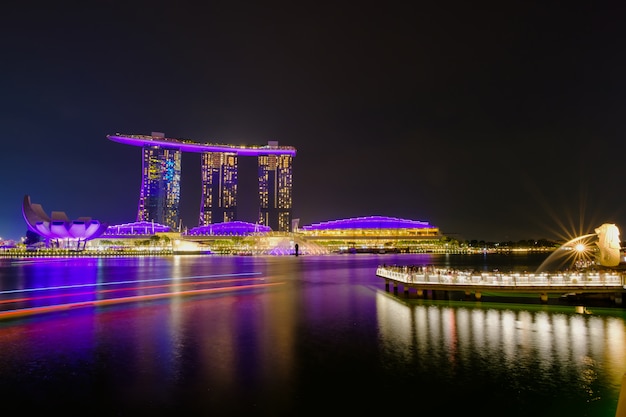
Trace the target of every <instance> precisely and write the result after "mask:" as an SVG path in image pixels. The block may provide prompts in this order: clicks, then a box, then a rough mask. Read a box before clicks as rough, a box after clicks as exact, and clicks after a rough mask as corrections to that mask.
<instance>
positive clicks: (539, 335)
mask: <svg viewBox="0 0 626 417" xmlns="http://www.w3.org/2000/svg"><path fill="white" fill-rule="evenodd" d="M545 257H546V255H508V256H497V255H476V256H470V255H448V256H446V255H390V254H387V255H338V256H320V257H314V256H301V257H269V256H268V257H251V256H243V257H213V256H179V257H169V258H167V257H166V258H119V259H55V260H6V259H5V260H0V291H4V293H2V294H0V300H7V299H12V300H14V302H12V303H7V302H5V303H2V304H0V310H2V311H4V312H2V311H0V317H2V318H0V398H1V399H2V400H4V404H5V405H6V406H9V405H11V406H15V407H17V409H19V410H20V413H26V412H31V411H33V412H35V411H41V410H43V411H45V412H53V411H59V412H63V413H64V415H81V416H83V415H94V414H98V415H111V416H131V415H139V414H141V415H144V414H145V415H148V414H152V415H177V416H178V415H209V414H211V415H218V416H227V415H229V416H236V415H237V416H238V415H259V416H261V415H262V416H266V415H267V416H296V415H297V416H299V415H320V414H324V415H326V414H333V415H335V414H343V413H349V414H350V415H356V414H359V413H365V412H367V413H368V415H371V413H374V414H382V413H385V415H400V414H406V413H411V415H423V416H430V415H435V413H436V415H440V416H456V415H466V414H467V415H469V414H475V413H479V414H480V415H483V416H503V415H506V416H528V415H532V416H533V417H540V416H590V417H613V416H614V415H615V410H616V408H617V400H618V398H619V391H620V387H621V381H622V377H623V375H624V373H625V372H626V310H625V309H624V308H621V307H613V308H592V309H590V310H587V314H580V311H581V310H580V309H579V308H576V306H573V305H570V306H557V305H531V304H512V303H487V302H475V301H448V300H423V299H416V298H408V299H407V298H405V297H403V296H402V294H399V295H394V294H393V293H389V292H387V291H385V288H384V281H383V280H381V279H380V278H377V277H376V276H375V270H376V267H377V266H378V265H380V264H383V263H386V264H399V265H435V266H446V267H451V268H459V269H466V268H472V269H476V270H492V269H499V270H501V271H512V270H515V271H524V270H528V271H532V270H535V269H536V268H537V266H538V265H540V264H541V262H542V261H543V260H545ZM137 280H141V282H140V283H139V284H134V283H128V282H127V281H137ZM92 284H99V285H98V286H93V285H92ZM68 285H75V286H76V287H73V288H67V286H68ZM164 285H165V286H164ZM35 287H37V288H42V287H57V289H55V290H45V291H30V292H29V293H11V292H8V291H11V290H14V289H17V288H21V289H26V288H35ZM96 289H99V291H95V290H96ZM167 291H179V294H178V295H174V296H163V294H164V293H165V292H167ZM122 297H135V298H133V299H132V300H131V299H126V300H120V299H121V298H122ZM129 300H131V301H129ZM122 301H124V302H122ZM59 304H64V305H65V306H66V307H65V308H62V309H57V308H50V306H54V305H59ZM17 308H20V309H25V308H40V309H41V308H49V309H50V310H49V311H47V312H45V313H37V314H24V315H16V316H4V317H3V316H2V314H7V313H6V311H8V310H13V309H17ZM35 311H37V310H35Z"/></svg>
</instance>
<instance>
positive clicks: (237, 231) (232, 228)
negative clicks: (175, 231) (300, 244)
mask: <svg viewBox="0 0 626 417" xmlns="http://www.w3.org/2000/svg"><path fill="white" fill-rule="evenodd" d="M271 231H272V229H271V228H270V227H269V226H265V225H261V224H256V223H248V222H241V221H234V222H224V223H215V224H209V225H207V226H198V227H194V228H193V229H190V230H189V232H187V234H188V235H191V236H229V235H234V236H243V235H250V234H252V233H268V232H271Z"/></svg>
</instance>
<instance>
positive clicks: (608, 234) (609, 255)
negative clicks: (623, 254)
mask: <svg viewBox="0 0 626 417" xmlns="http://www.w3.org/2000/svg"><path fill="white" fill-rule="evenodd" d="M595 232H596V234H597V235H598V243H597V245H598V247H599V248H600V255H599V257H598V260H599V262H600V265H602V266H617V265H619V262H620V240H619V229H618V228H617V226H615V225H614V224H609V223H604V224H603V225H602V226H600V227H598V228H596V230H595Z"/></svg>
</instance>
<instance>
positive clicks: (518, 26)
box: [0, 1, 626, 242]
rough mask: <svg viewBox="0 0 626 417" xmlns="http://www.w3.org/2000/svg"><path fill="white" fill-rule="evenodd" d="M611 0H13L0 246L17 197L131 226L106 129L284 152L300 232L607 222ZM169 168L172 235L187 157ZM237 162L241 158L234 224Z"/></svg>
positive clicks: (618, 179)
mask: <svg viewBox="0 0 626 417" xmlns="http://www.w3.org/2000/svg"><path fill="white" fill-rule="evenodd" d="M624 7H626V6H621V5H613V6H606V5H592V4H588V5H580V4H576V5H573V4H572V5H568V6H567V7H561V6H560V5H556V4H545V3H542V2H515V1H514V2H507V3H505V4H504V3H501V2H484V3H480V4H476V3H466V2H452V3H445V4H444V3H437V4H422V3H419V2H418V3H406V2H397V3H396V2H391V3H385V4H377V5H374V4H363V3H359V4H358V7H353V5H350V4H347V3H345V4H344V3H342V4H324V3H319V4H316V5H315V7H313V6H311V7H306V6H304V5H298V4H294V3H289V2H280V1H279V2H277V3H275V4H273V5H272V7H267V5H262V4H250V5H245V6H244V5H238V4H230V3H224V4H221V3H210V4H204V5H199V6H193V7H184V6H183V5H170V6H168V7H163V6H161V5H157V4H154V3H148V2H143V1H138V2H131V3H127V2H125V3H121V2H120V3H118V2H115V1H114V2H107V3H106V4H102V5H93V4H80V5H61V4H41V5H37V6H32V5H30V6H29V5H27V4H21V3H19V2H18V3H15V4H10V5H8V6H7V7H6V10H4V12H3V16H2V17H1V18H0V19H2V23H3V25H2V26H1V29H0V30H2V34H3V39H5V44H4V48H3V52H4V60H3V61H4V62H5V63H6V64H5V65H4V66H3V67H2V68H1V69H0V74H1V75H2V76H1V77H0V85H1V87H2V91H3V95H2V97H0V108H1V109H2V111H0V115H1V117H2V122H3V124H2V126H3V129H2V131H1V132H0V135H2V144H3V152H2V153H0V166H1V167H2V168H3V173H4V178H3V181H2V186H1V188H0V190H1V191H2V194H1V195H2V200H1V202H0V236H1V237H3V238H5V239H17V238H19V237H20V236H23V235H24V234H25V232H26V225H25V224H24V222H23V219H22V218H21V204H20V202H21V201H22V198H23V196H24V195H26V194H27V195H30V196H32V198H33V200H34V201H38V202H41V203H42V204H45V206H46V207H48V208H49V209H51V210H62V211H66V212H67V214H68V216H70V217H71V218H78V217H81V216H90V217H93V218H98V219H100V220H102V221H106V222H107V223H109V224H122V223H127V222H130V221H133V220H134V219H135V217H136V214H137V193H138V190H139V189H140V186H141V184H140V180H141V172H140V169H141V168H140V166H139V162H138V161H139V160H141V158H142V155H141V149H140V148H139V147H135V148H133V147H128V146H124V145H123V144H119V143H114V142H112V141H109V140H107V139H106V135H108V134H110V133H111V132H134V133H138V134H145V135H149V134H150V132H153V131H156V132H165V133H166V134H167V135H168V136H172V137H178V138H193V139H194V140H197V141H199V142H206V143H223V144H231V145H235V146H239V145H257V146H263V145H265V144H267V143H268V142H269V141H277V142H279V143H281V144H289V145H291V146H293V147H294V148H296V149H297V150H298V157H297V158H294V161H293V181H294V183H295V184H297V186H296V187H295V188H294V190H293V217H294V218H297V219H300V224H301V225H303V224H312V223H317V222H323V221H329V220H334V219H342V218H353V217H359V216H372V215H381V216H391V217H397V218H404V219H411V220H422V221H428V222H430V223H432V224H434V225H437V226H438V227H439V228H440V229H441V231H442V233H443V234H445V235H449V236H451V237H454V238H457V239H459V240H474V239H477V240H486V241H494V242H501V241H518V240H522V239H542V238H546V239H557V238H562V239H564V238H567V237H571V236H574V235H580V234H584V233H585V232H587V233H588V232H592V231H593V229H594V228H595V227H598V226H599V225H601V224H604V223H614V224H616V225H617V226H618V227H620V228H624V227H626V204H624V202H623V197H622V191H621V187H622V182H623V178H624V174H623V172H622V171H623V170H622V168H621V165H622V159H623V155H626V141H624V140H623V137H624V135H625V127H624V125H623V122H622V115H623V113H624V111H625V109H626V103H625V102H624V97H626V79H624V77H623V76H622V74H623V73H624V71H625V70H626V58H625V57H624V56H622V55H623V54H621V53H620V51H621V49H622V47H621V45H622V44H623V42H624V40H626V39H624V38H626V35H625V34H624V33H623V30H622V29H621V28H622V23H621V21H620V19H619V16H621V15H622V12H623V9H624ZM253 159H254V158H253ZM180 162H181V165H182V167H183V170H184V172H185V175H184V176H183V178H181V183H180V193H181V198H184V199H185V201H189V202H190V204H188V205H187V204H185V205H184V207H181V213H180V215H181V219H182V223H183V226H187V227H191V226H195V225H197V224H198V221H199V218H200V206H199V203H198V204H196V203H193V204H192V203H191V202H192V201H200V199H201V198H202V173H201V161H200V154H195V153H183V154H182V155H181V161H180ZM255 162H256V161H252V160H250V158H239V161H238V175H239V180H240V181H239V183H238V195H239V199H238V201H237V204H238V207H239V208H241V212H240V213H239V217H240V219H241V220H243V221H248V222H255V221H256V218H257V216H258V212H257V211H258V210H257V209H258V207H257V203H256V201H253V200H254V199H255V198H256V197H255V196H256V192H255V190H256V188H257V185H258V184H257V178H256V171H257V168H258V167H257V166H256V163H255ZM244 196H252V197H244Z"/></svg>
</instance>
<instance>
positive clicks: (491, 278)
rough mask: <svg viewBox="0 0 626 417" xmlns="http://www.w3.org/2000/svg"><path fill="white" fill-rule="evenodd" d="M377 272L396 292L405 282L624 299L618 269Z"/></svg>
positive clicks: (625, 284) (625, 283) (477, 292)
mask: <svg viewBox="0 0 626 417" xmlns="http://www.w3.org/2000/svg"><path fill="white" fill-rule="evenodd" d="M376 275H377V276H378V277H380V278H383V279H384V280H385V288H386V289H387V290H389V287H390V285H393V287H394V292H397V290H398V286H399V285H402V286H403V287H404V291H405V292H406V293H408V292H409V289H411V288H414V289H415V290H416V291H417V294H418V296H422V295H423V291H425V290H436V291H464V292H465V293H466V294H468V295H469V294H474V297H475V298H476V299H477V300H480V299H481V297H482V294H483V293H484V292H486V291H489V292H501V293H530V294H532V293H536V294H538V295H539V296H540V297H541V300H542V301H547V299H548V294H572V293H575V294H585V293H602V294H609V295H613V296H614V297H615V302H616V304H621V303H622V297H623V293H624V291H625V289H626V278H625V275H624V274H623V273H622V272H618V271H610V270H607V271H563V272H553V273H547V272H543V273H519V272H509V273H503V272H499V271H494V272H474V271H464V270H455V269H445V268H433V267H422V266H419V267H414V266H396V265H391V266H389V265H382V266H379V267H378V268H377V269H376Z"/></svg>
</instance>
